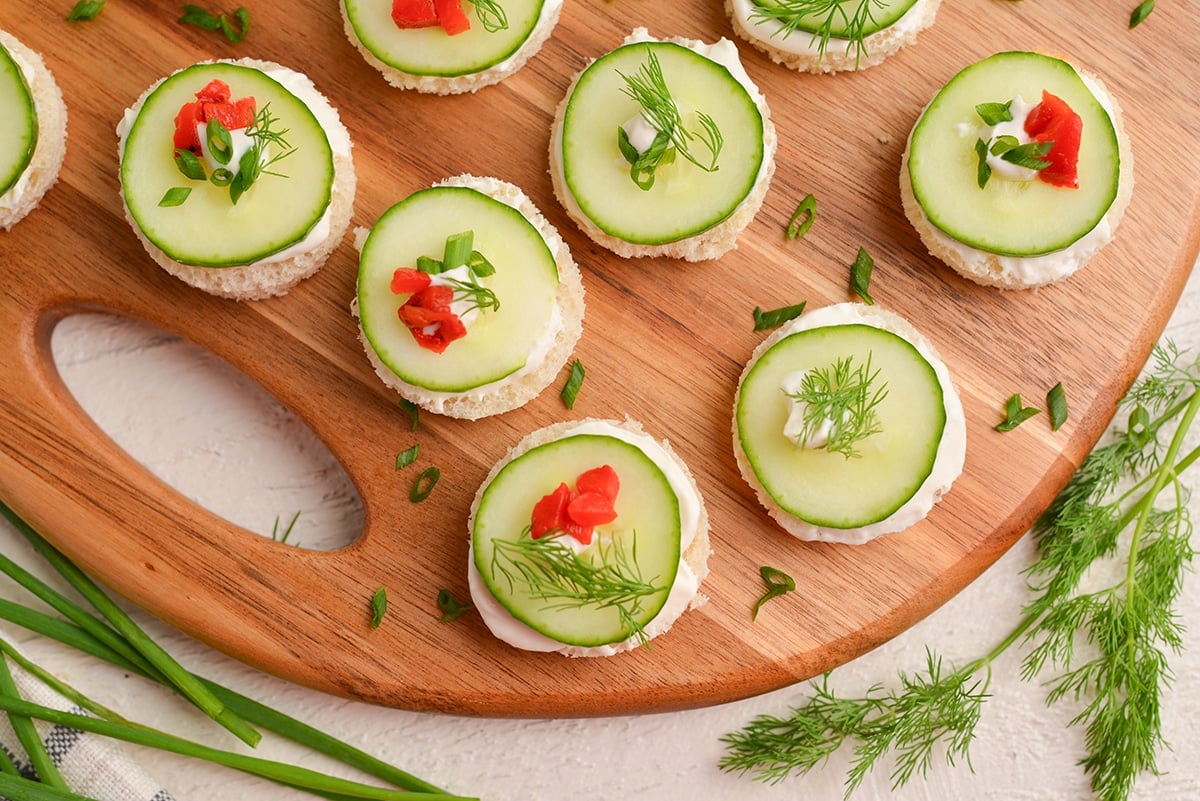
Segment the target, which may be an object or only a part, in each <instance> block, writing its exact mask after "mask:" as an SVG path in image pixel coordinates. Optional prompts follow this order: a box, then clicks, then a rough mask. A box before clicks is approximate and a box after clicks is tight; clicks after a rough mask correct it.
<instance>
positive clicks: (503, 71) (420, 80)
mask: <svg viewBox="0 0 1200 801" xmlns="http://www.w3.org/2000/svg"><path fill="white" fill-rule="evenodd" d="M562 6H563V0H545V2H544V4H543V5H542V13H541V15H540V16H539V17H538V21H537V24H536V25H535V26H534V28H533V30H532V31H530V33H529V37H528V38H527V39H526V40H525V41H524V42H522V44H521V46H520V47H518V48H517V51H516V52H515V53H513V54H512V55H511V56H509V57H508V58H506V59H505V60H504V61H502V62H500V63H499V64H496V65H494V66H492V67H489V68H488V69H486V70H483V71H482V72H474V73H470V74H468V75H455V76H451V77H442V76H439V75H414V74H412V73H409V72H404V71H403V70H401V69H397V68H396V67H393V66H392V65H391V64H385V63H384V62H383V61H381V60H380V59H379V57H378V56H376V55H375V54H374V53H372V52H371V51H370V50H369V49H368V48H367V47H366V45H364V44H363V43H362V40H361V39H359V38H358V34H357V32H356V31H355V30H354V25H353V24H351V22H350V17H349V15H348V14H347V13H346V3H345V2H344V1H343V0H338V8H340V9H341V10H342V27H343V28H344V29H345V32H346V38H348V39H349V40H350V42H351V44H353V45H354V46H355V47H356V48H358V51H359V52H360V53H361V54H362V57H363V59H364V60H365V61H366V62H367V63H368V64H370V65H371V66H372V67H374V68H375V69H377V70H379V72H380V74H381V75H383V78H384V80H386V81H387V82H388V83H390V84H391V85H392V86H394V87H396V88H397V89H414V90H416V91H418V92H422V93H424V94H434V95H458V94H464V93H467V92H477V91H479V90H480V89H482V88H483V87H485V86H492V85H494V84H498V83H500V82H501V81H503V80H504V79H505V78H507V77H508V76H509V75H512V74H513V73H514V72H516V71H517V70H519V69H521V67H523V66H525V63H526V62H527V61H529V59H531V58H533V57H534V56H535V55H536V54H537V52H538V51H539V50H541V49H542V45H544V44H545V43H546V40H547V39H549V38H550V34H551V33H552V32H553V31H554V26H555V25H557V24H558V18H559V15H560V14H561V13H562Z"/></svg>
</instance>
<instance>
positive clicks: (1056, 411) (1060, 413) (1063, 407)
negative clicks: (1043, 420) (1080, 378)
mask: <svg viewBox="0 0 1200 801" xmlns="http://www.w3.org/2000/svg"><path fill="white" fill-rule="evenodd" d="M1046 407H1047V408H1048V409H1049V410H1050V429H1051V430H1052V431H1057V430H1058V429H1060V428H1062V426H1063V423H1065V422H1067V391H1066V390H1065V389H1063V385H1062V382H1061V381H1059V382H1058V383H1057V384H1055V385H1054V386H1053V387H1052V388H1051V389H1050V391H1049V392H1047V393H1046Z"/></svg>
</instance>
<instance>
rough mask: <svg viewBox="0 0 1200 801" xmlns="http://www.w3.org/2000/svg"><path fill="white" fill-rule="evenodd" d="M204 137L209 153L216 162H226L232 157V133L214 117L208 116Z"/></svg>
mask: <svg viewBox="0 0 1200 801" xmlns="http://www.w3.org/2000/svg"><path fill="white" fill-rule="evenodd" d="M204 138H205V141H207V142H208V152H209V155H211V156H212V157H213V159H215V160H216V162H217V163H218V164H228V163H229V160H230V159H232V158H233V135H232V134H230V133H229V129H228V128H226V127H225V125H224V124H223V123H222V122H221V121H220V120H219V119H217V118H216V117H209V118H208V123H207V124H206V125H205V127H204Z"/></svg>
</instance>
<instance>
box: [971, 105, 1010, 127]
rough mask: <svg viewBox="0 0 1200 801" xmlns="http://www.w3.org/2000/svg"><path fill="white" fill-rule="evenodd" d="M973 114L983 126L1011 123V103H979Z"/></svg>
mask: <svg viewBox="0 0 1200 801" xmlns="http://www.w3.org/2000/svg"><path fill="white" fill-rule="evenodd" d="M975 113H976V114H978V115H979V117H980V118H981V119H982V120H983V122H984V124H985V125H999V124H1000V123H1002V122H1012V118H1013V115H1012V101H1011V100H1010V101H1008V102H1007V103H980V104H979V105H977V106H976V107H975Z"/></svg>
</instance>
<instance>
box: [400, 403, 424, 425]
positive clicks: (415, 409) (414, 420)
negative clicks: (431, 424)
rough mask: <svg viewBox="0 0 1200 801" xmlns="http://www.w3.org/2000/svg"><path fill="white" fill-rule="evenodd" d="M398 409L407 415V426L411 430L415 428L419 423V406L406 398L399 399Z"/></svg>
mask: <svg viewBox="0 0 1200 801" xmlns="http://www.w3.org/2000/svg"><path fill="white" fill-rule="evenodd" d="M400 411H402V412H404V413H405V414H406V415H408V424H409V428H410V429H411V430H413V431H416V430H417V426H418V425H420V423H421V407H419V406H417V404H415V403H413V402H412V401H410V400H409V399H408V398H401V399H400Z"/></svg>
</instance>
